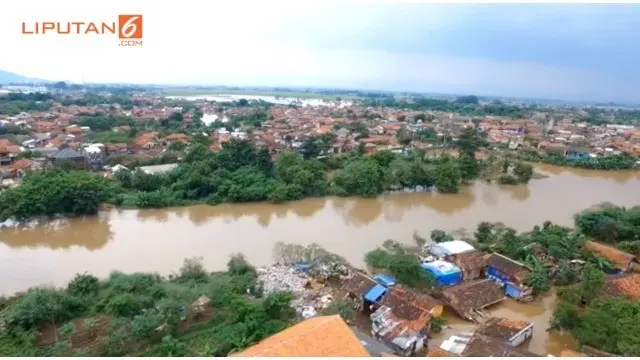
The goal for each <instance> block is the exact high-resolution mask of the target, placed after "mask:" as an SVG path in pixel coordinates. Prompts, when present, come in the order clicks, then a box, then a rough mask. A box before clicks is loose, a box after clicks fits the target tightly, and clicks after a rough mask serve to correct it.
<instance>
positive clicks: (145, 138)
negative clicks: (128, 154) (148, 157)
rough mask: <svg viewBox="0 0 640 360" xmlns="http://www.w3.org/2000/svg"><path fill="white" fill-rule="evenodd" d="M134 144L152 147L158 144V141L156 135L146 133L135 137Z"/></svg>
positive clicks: (140, 146)
mask: <svg viewBox="0 0 640 360" xmlns="http://www.w3.org/2000/svg"><path fill="white" fill-rule="evenodd" d="M133 144H134V146H135V147H137V148H140V149H151V148H152V147H155V146H156V145H158V143H157V142H156V138H155V136H151V135H149V134H144V135H140V136H138V137H136V138H135V139H133Z"/></svg>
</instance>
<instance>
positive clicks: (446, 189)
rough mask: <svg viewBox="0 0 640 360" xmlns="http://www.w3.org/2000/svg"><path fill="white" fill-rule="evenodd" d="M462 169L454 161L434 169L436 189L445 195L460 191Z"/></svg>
mask: <svg viewBox="0 0 640 360" xmlns="http://www.w3.org/2000/svg"><path fill="white" fill-rule="evenodd" d="M460 178H461V174H460V169H459V168H458V166H457V165H456V164H455V163H454V162H453V161H447V162H445V163H444V164H440V165H437V166H436V167H435V169H434V180H435V181H434V183H435V187H436V189H437V190H438V191H439V192H441V193H445V194H455V193H457V192H458V191H459V187H458V182H459V181H460Z"/></svg>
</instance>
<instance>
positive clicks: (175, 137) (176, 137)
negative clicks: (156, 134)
mask: <svg viewBox="0 0 640 360" xmlns="http://www.w3.org/2000/svg"><path fill="white" fill-rule="evenodd" d="M164 141H165V142H166V143H167V144H171V143H175V142H180V143H183V144H188V143H189V136H188V135H186V134H170V135H167V137H165V138H164Z"/></svg>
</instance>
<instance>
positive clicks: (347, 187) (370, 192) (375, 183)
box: [333, 160, 383, 197]
mask: <svg viewBox="0 0 640 360" xmlns="http://www.w3.org/2000/svg"><path fill="white" fill-rule="evenodd" d="M333 181H334V183H335V185H336V186H338V187H339V188H340V189H341V190H342V191H344V194H345V195H360V196H364V197H372V196H375V195H378V194H380V193H381V192H382V189H383V177H382V171H381V169H380V166H378V164H377V163H376V162H375V161H371V160H357V161H352V162H350V163H348V164H347V165H346V166H345V167H344V168H343V169H342V170H339V171H337V172H336V175H335V177H334V180H333Z"/></svg>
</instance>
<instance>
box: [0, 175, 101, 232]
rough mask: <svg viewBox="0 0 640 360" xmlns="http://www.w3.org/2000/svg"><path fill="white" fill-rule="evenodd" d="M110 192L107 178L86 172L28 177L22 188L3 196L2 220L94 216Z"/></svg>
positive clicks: (1, 203)
mask: <svg viewBox="0 0 640 360" xmlns="http://www.w3.org/2000/svg"><path fill="white" fill-rule="evenodd" d="M109 190H110V188H109V186H108V185H107V182H106V181H105V180H104V179H102V178H101V177H99V176H96V175H94V174H91V173H88V172H84V171H61V170H54V171H49V172H46V173H32V174H28V175H27V176H26V177H25V178H24V182H23V184H22V185H21V186H19V187H16V188H12V189H8V190H5V191H3V192H2V193H0V219H7V218H16V219H18V220H24V219H27V218H30V217H34V216H54V215H87V214H95V213H97V212H98V208H99V206H100V203H101V202H103V201H105V200H107V198H108V194H109V192H110V191H109Z"/></svg>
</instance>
